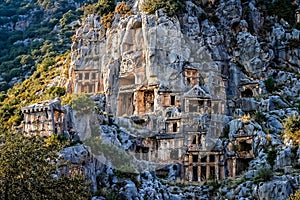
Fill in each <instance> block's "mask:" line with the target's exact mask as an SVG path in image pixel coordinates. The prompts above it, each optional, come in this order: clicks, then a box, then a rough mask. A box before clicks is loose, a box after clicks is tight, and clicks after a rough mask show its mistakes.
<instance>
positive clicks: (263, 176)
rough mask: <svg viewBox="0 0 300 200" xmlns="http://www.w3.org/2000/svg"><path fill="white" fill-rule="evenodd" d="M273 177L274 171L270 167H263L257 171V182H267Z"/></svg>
mask: <svg viewBox="0 0 300 200" xmlns="http://www.w3.org/2000/svg"><path fill="white" fill-rule="evenodd" d="M272 177H273V172H272V170H271V169H269V168H261V169H259V170H258V171H257V175H256V176H255V178H254V179H255V180H254V181H255V182H266V181H269V180H271V178H272Z"/></svg>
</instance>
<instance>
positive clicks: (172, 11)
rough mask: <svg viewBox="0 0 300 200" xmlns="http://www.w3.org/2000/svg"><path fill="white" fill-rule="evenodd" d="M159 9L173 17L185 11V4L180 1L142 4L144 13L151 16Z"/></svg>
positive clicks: (154, 1)
mask: <svg viewBox="0 0 300 200" xmlns="http://www.w3.org/2000/svg"><path fill="white" fill-rule="evenodd" d="M159 9H162V10H163V11H164V12H165V13H166V14H167V15H168V16H170V17H172V16H174V15H176V14H178V13H180V12H182V11H183V9H184V2H182V1H180V0H148V1H146V2H144V3H143V4H142V11H144V12H146V13H149V14H153V13H154V12H155V11H156V10H159Z"/></svg>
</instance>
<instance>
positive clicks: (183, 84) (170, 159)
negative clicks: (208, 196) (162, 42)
mask: <svg viewBox="0 0 300 200" xmlns="http://www.w3.org/2000/svg"><path fill="white" fill-rule="evenodd" d="M120 71H121V72H120V73H119V76H118V87H119V88H118V91H117V94H116V99H117V102H116V104H115V105H114V106H115V113H113V114H114V115H115V116H116V117H118V118H130V119H131V122H132V124H133V125H134V126H135V127H139V128H140V129H144V130H147V131H148V134H147V136H141V135H139V136H138V137H139V138H140V139H139V141H138V142H136V143H135V146H134V147H133V148H132V151H133V153H134V155H135V156H136V157H137V158H138V159H142V160H147V161H151V162H158V163H168V164H170V163H179V164H180V165H181V166H182V170H181V171H182V173H181V176H182V178H183V179H185V180H187V181H201V180H205V179H210V178H216V179H222V178H224V177H235V176H236V175H238V174H240V173H241V172H243V171H244V170H246V168H247V167H248V163H249V162H250V161H251V160H252V159H253V158H254V155H253V152H252V135H245V134H240V135H236V137H235V140H234V141H232V142H230V143H229V144H228V146H227V147H226V148H216V142H217V141H218V138H219V136H220V134H221V133H222V131H223V127H224V121H225V120H224V116H225V112H226V111H225V110H226V108H225V107H226V102H225V100H224V99H226V98H224V96H222V95H214V94H211V93H215V92H214V91H213V90H212V89H211V88H209V89H208V87H205V82H207V80H206V81H205V80H204V79H205V78H203V76H205V75H202V74H200V72H201V69H199V68H196V67H185V68H184V70H183V72H181V73H180V74H179V75H178V77H177V80H175V83H176V86H174V84H173V83H174V82H173V83H168V81H163V80H162V78H160V81H156V83H155V81H153V83H151V84H150V83H149V82H148V83H147V81H145V79H144V81H139V80H140V79H143V78H141V77H143V76H146V75H141V74H143V71H142V70H141V69H137V70H131V71H129V72H128V71H126V72H123V73H122V69H121V70H120ZM93 73H95V75H93ZM208 73H211V72H208ZM73 74H74V76H75V77H77V78H76V79H75V81H74V82H73V92H74V93H98V92H103V85H104V84H103V78H101V77H103V75H102V74H101V72H100V71H98V72H92V71H89V70H80V69H78V70H76V68H75V70H74V71H73ZM211 74H213V73H211ZM139 76H141V77H139ZM95 77H97V78H96V79H97V81H95V80H96V79H95ZM156 78H157V77H156ZM210 81H212V82H215V83H216V85H217V86H216V87H215V88H214V89H216V91H218V92H220V91H221V92H222V91H225V87H226V78H224V76H221V75H220V74H217V75H216V77H215V78H212V79H210ZM164 83H166V84H164ZM172 84H173V85H172ZM224 93H225V92H224ZM257 93H258V85H257V84H256V83H251V84H245V85H242V86H241V91H240V95H241V97H242V98H248V97H253V96H255V95H257ZM226 152H234V153H233V154H228V153H226Z"/></svg>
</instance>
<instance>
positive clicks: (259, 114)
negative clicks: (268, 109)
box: [254, 111, 266, 125]
mask: <svg viewBox="0 0 300 200" xmlns="http://www.w3.org/2000/svg"><path fill="white" fill-rule="evenodd" d="M254 120H255V121H256V122H257V123H259V124H260V125H261V124H262V123H263V122H264V121H265V120H266V116H265V115H264V114H263V113H262V112H260V111H256V112H255V115H254Z"/></svg>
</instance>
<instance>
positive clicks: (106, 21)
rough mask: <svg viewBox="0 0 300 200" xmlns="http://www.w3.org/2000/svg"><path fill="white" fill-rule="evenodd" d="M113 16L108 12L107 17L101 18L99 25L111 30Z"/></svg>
mask: <svg viewBox="0 0 300 200" xmlns="http://www.w3.org/2000/svg"><path fill="white" fill-rule="evenodd" d="M114 16H115V15H114V14H113V13H111V12H110V13H108V14H107V15H104V16H102V17H101V24H102V25H103V27H104V28H105V29H108V28H111V26H112V23H113V21H114Z"/></svg>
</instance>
